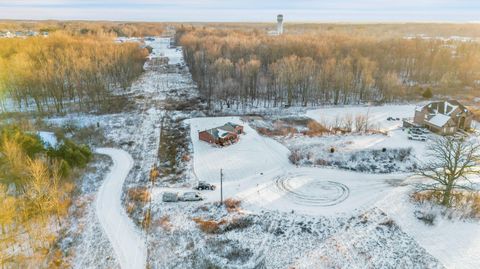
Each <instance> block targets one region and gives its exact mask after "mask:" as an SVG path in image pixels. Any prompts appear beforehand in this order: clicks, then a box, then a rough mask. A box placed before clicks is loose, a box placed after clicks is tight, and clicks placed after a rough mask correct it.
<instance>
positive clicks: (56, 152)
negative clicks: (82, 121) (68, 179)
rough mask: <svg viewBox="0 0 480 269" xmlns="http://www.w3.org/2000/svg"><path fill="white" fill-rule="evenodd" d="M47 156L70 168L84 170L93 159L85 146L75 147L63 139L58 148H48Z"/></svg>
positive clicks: (69, 141)
mask: <svg viewBox="0 0 480 269" xmlns="http://www.w3.org/2000/svg"><path fill="white" fill-rule="evenodd" d="M47 155H48V156H49V157H51V158H56V159H62V160H64V161H65V162H67V163H68V165H69V166H70V167H80V168H84V167H85V166H86V165H87V164H88V163H89V162H90V161H91V160H92V158H93V153H92V151H91V150H90V148H89V147H88V146H86V145H77V144H75V143H74V142H73V141H71V140H69V139H64V140H63V141H62V143H61V144H60V146H59V147H58V148H50V149H49V150H48V152H47Z"/></svg>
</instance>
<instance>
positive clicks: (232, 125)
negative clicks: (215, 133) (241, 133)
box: [218, 122, 240, 132]
mask: <svg viewBox="0 0 480 269" xmlns="http://www.w3.org/2000/svg"><path fill="white" fill-rule="evenodd" d="M239 126H240V125H238V124H235V123H232V122H227V123H225V125H223V126H220V127H218V129H222V130H225V131H229V132H235V128H237V127H239Z"/></svg>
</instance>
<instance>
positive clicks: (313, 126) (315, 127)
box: [305, 120, 329, 137]
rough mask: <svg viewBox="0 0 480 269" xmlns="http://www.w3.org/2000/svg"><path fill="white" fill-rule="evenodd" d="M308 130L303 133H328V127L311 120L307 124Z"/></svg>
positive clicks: (315, 134) (316, 134)
mask: <svg viewBox="0 0 480 269" xmlns="http://www.w3.org/2000/svg"><path fill="white" fill-rule="evenodd" d="M307 128H308V131H307V132H306V133H305V134H306V135H308V136H310V137H312V136H322V135H324V134H326V133H328V132H329V131H328V129H327V128H325V126H323V125H321V124H320V123H318V122H316V121H314V120H311V121H309V122H308V124H307Z"/></svg>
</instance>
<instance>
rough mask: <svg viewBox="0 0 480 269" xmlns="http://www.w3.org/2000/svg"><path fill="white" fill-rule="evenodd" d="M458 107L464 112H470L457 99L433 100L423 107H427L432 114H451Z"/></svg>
mask: <svg viewBox="0 0 480 269" xmlns="http://www.w3.org/2000/svg"><path fill="white" fill-rule="evenodd" d="M457 108H459V109H460V111H462V112H465V113H469V110H468V109H467V108H466V107H465V106H464V105H462V104H461V103H460V102H458V101H457V100H448V101H439V102H432V103H430V104H428V105H426V106H424V107H423V108H422V109H427V111H428V112H429V113H430V114H445V115H448V116H450V115H451V114H452V112H454V111H456V110H457Z"/></svg>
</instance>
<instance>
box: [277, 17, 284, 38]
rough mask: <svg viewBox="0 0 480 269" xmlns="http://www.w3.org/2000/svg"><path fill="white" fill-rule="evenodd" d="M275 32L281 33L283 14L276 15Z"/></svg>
mask: <svg viewBox="0 0 480 269" xmlns="http://www.w3.org/2000/svg"><path fill="white" fill-rule="evenodd" d="M277 34H278V35H281V34H283V15H282V14H279V15H278V16H277Z"/></svg>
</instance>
